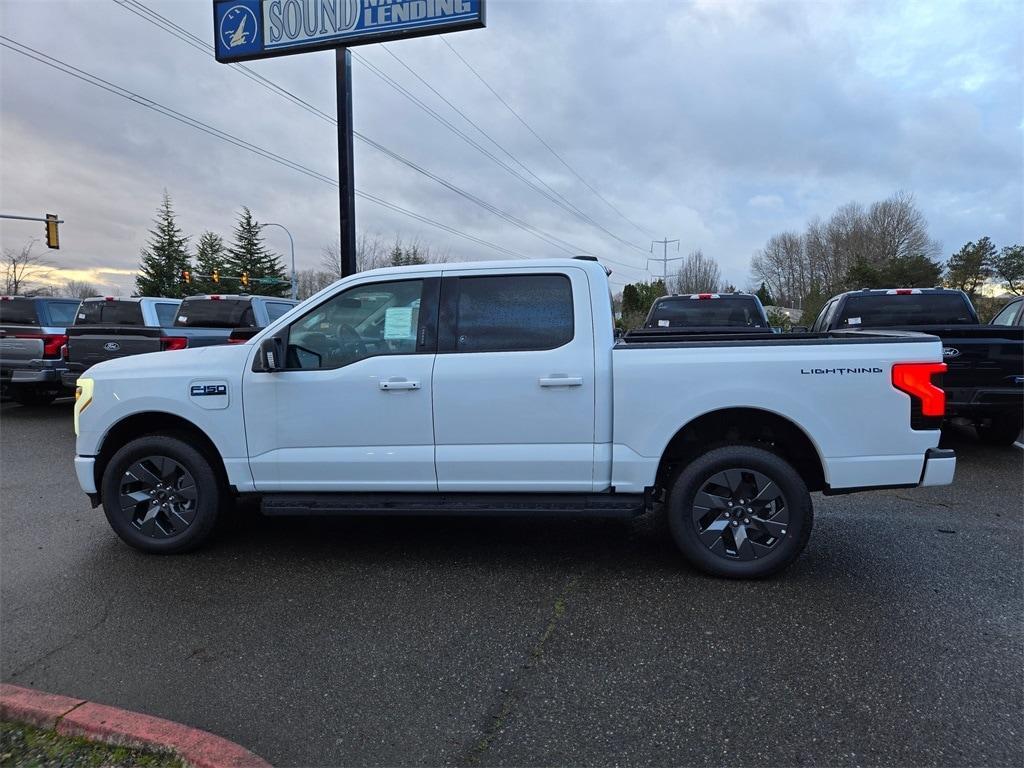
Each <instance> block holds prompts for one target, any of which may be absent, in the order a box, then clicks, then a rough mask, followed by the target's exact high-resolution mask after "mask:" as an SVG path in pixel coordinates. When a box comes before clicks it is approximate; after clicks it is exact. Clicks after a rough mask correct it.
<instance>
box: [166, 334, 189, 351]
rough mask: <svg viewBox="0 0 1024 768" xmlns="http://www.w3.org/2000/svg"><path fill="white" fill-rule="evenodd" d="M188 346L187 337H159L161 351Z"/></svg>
mask: <svg viewBox="0 0 1024 768" xmlns="http://www.w3.org/2000/svg"><path fill="white" fill-rule="evenodd" d="M187 346H188V339H187V338H185V337H184V336H164V337H163V338H162V339H160V351H161V352H173V351H174V350H176V349H185V347H187Z"/></svg>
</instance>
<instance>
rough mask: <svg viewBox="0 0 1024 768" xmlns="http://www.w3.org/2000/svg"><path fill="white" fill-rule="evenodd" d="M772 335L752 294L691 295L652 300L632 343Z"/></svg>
mask: <svg viewBox="0 0 1024 768" xmlns="http://www.w3.org/2000/svg"><path fill="white" fill-rule="evenodd" d="M730 333H741V334H751V333H772V327H771V325H770V324H769V322H768V316H767V315H766V314H765V311H764V307H763V306H761V301H760V299H758V298H757V296H755V295H754V294H752V293H690V294H680V295H673V296H662V297H660V298H658V299H655V300H654V303H653V304H652V305H651V309H650V311H649V312H648V313H647V319H646V320H644V327H643V328H641V329H639V330H635V331H631V332H630V333H629V334H628V336H629V338H630V339H632V340H634V341H635V340H638V339H640V338H641V337H642V338H651V339H655V338H660V337H661V336H664V335H672V336H673V337H675V336H679V335H680V334H686V335H689V334H694V335H703V334H730Z"/></svg>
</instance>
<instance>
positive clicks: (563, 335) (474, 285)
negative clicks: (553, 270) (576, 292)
mask: <svg viewBox="0 0 1024 768" xmlns="http://www.w3.org/2000/svg"><path fill="white" fill-rule="evenodd" d="M449 285H450V286H451V288H452V289H454V290H455V292H456V294H455V296H454V310H455V312H454V314H455V317H454V318H445V319H446V320H447V321H448V327H452V326H454V340H453V342H452V344H451V346H452V347H453V348H454V349H453V351H455V352H515V351H526V350H543V349H554V348H555V347H560V346H562V345H563V344H567V343H569V342H570V341H572V338H573V329H574V326H573V309H572V307H573V305H572V285H571V283H570V282H569V278H568V277H566V276H565V275H507V276H493V277H459V278H452V279H451V283H450V284H449ZM452 321H453V322H452Z"/></svg>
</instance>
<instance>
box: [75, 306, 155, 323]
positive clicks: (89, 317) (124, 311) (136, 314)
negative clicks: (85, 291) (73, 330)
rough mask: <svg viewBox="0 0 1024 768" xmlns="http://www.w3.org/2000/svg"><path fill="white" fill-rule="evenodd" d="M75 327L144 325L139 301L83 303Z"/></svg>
mask: <svg viewBox="0 0 1024 768" xmlns="http://www.w3.org/2000/svg"><path fill="white" fill-rule="evenodd" d="M75 325H143V322H142V305H141V304H140V303H139V302H137V301H83V302H82V306H80V307H79V308H78V316H77V317H76V318H75Z"/></svg>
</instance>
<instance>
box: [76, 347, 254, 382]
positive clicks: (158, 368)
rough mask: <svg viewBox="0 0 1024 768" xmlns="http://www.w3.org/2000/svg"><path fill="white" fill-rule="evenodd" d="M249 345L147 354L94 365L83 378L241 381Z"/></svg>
mask: <svg viewBox="0 0 1024 768" xmlns="http://www.w3.org/2000/svg"><path fill="white" fill-rule="evenodd" d="M251 350H252V346H251V345H250V344H223V345H218V346H212V347H197V348H195V349H180V350H173V351H167V352H151V353H149V354H146V355H132V356H130V357H121V358H118V359H116V360H107V361H105V362H102V363H97V364H96V365H94V366H92V367H91V368H90V369H89V370H88V371H86V372H85V373H84V374H83V376H85V377H87V378H90V379H94V380H96V381H108V380H115V379H116V380H122V381H124V380H130V379H131V378H133V377H139V378H146V379H149V378H153V377H154V376H164V375H166V376H182V375H188V376H190V377H196V376H202V377H206V376H218V377H226V378H232V379H234V378H238V379H240V378H241V375H242V367H243V365H244V364H245V359H246V358H247V357H248V355H249V352H250V351H251Z"/></svg>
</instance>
